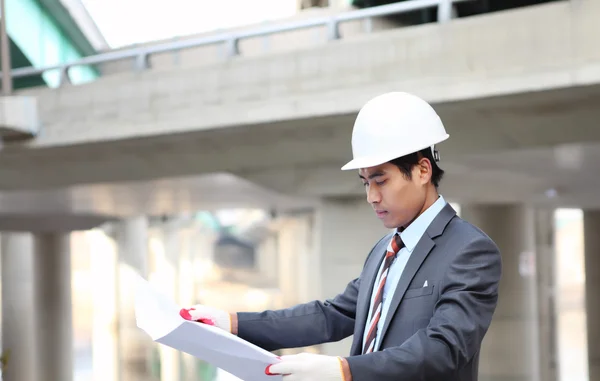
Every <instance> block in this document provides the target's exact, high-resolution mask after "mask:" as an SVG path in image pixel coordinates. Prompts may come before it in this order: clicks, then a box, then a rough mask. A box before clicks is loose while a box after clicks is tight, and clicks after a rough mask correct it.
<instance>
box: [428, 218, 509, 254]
mask: <svg viewBox="0 0 600 381" xmlns="http://www.w3.org/2000/svg"><path fill="white" fill-rule="evenodd" d="M436 242H438V243H439V244H443V245H444V246H446V247H448V246H453V247H455V248H456V249H457V251H458V252H460V249H461V248H462V249H466V248H470V247H473V246H476V247H480V248H481V249H483V250H487V251H492V252H497V253H498V254H499V253H500V249H499V248H498V246H497V245H496V243H495V242H494V240H492V238H490V236H488V235H487V234H486V233H485V232H484V231H483V230H481V229H480V228H478V227H477V226H475V225H473V224H471V223H470V222H468V221H466V220H463V219H462V218H460V217H459V216H455V217H454V218H452V219H451V220H450V221H449V222H448V225H446V228H445V229H444V232H443V233H442V234H441V235H440V236H439V237H437V239H436Z"/></svg>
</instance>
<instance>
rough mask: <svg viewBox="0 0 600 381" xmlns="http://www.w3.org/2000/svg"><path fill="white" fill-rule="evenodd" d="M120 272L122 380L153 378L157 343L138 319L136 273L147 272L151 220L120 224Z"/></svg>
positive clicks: (119, 302) (119, 306)
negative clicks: (149, 224) (135, 288)
mask: <svg viewBox="0 0 600 381" xmlns="http://www.w3.org/2000/svg"><path fill="white" fill-rule="evenodd" d="M117 242H118V248H119V274H118V284H117V293H118V294H117V295H118V299H119V300H118V311H119V315H120V316H119V323H120V326H119V358H120V359H121V363H120V373H121V380H122V381H137V380H144V381H146V380H152V379H153V377H152V361H156V360H154V359H156V357H157V356H156V353H155V349H156V346H155V345H154V344H153V342H152V340H151V339H150V337H148V335H146V334H145V333H144V332H143V331H141V330H140V329H139V328H138V327H137V325H136V321H135V311H134V308H133V306H134V301H135V300H134V297H135V295H134V290H133V288H132V287H130V285H131V284H133V283H132V282H133V279H134V277H135V276H137V275H141V276H142V277H144V278H147V276H148V220H147V219H146V218H145V217H143V216H141V217H135V218H131V219H128V220H125V221H122V222H121V223H120V224H118V227H117Z"/></svg>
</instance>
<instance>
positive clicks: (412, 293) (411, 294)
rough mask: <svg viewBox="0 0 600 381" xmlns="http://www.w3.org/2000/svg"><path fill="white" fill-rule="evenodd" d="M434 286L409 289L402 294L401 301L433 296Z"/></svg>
mask: <svg viewBox="0 0 600 381" xmlns="http://www.w3.org/2000/svg"><path fill="white" fill-rule="evenodd" d="M433 287H434V285H433V284H432V285H430V286H426V287H418V288H409V289H408V290H406V292H405V293H404V298H403V299H412V298H418V297H419V296H426V295H431V294H433Z"/></svg>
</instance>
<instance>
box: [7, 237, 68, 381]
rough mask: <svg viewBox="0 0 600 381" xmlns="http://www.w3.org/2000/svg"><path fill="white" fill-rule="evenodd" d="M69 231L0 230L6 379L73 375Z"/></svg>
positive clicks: (45, 380) (48, 380)
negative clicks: (32, 231) (0, 234)
mask: <svg viewBox="0 0 600 381" xmlns="http://www.w3.org/2000/svg"><path fill="white" fill-rule="evenodd" d="M72 321H73V320H72V307H71V255H70V240H69V235H68V234H63V233H56V234H55V233H40V234H36V235H32V234H30V233H3V234H2V336H3V337H2V342H3V350H9V351H10V358H9V363H8V368H7V372H6V374H4V375H3V376H4V380H5V381H6V380H8V381H20V380H28V381H54V380H61V381H62V380H64V381H70V380H72V379H73V333H72Z"/></svg>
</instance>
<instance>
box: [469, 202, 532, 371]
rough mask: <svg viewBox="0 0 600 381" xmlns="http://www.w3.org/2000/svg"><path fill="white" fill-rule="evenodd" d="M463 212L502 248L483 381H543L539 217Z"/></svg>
mask: <svg viewBox="0 0 600 381" xmlns="http://www.w3.org/2000/svg"><path fill="white" fill-rule="evenodd" d="M461 207H462V208H461V215H462V218H463V219H465V220H467V221H469V222H471V223H472V224H474V225H475V226H477V227H479V228H481V229H482V230H483V231H484V232H486V233H487V234H488V235H489V236H490V237H491V238H492V239H493V240H494V241H495V242H496V244H497V245H498V246H499V248H500V250H501V253H502V261H503V274H502V279H501V282H500V291H499V292H500V297H499V301H498V307H497V309H496V313H495V315H494V319H493V321H492V324H491V326H490V329H489V331H488V333H487V336H486V338H485V339H484V342H483V346H482V351H481V357H480V367H479V373H480V374H479V379H480V380H481V381H509V380H510V381H538V380H539V379H540V374H539V366H538V364H539V350H538V342H539V333H538V332H539V331H538V324H537V301H536V298H537V294H536V276H535V267H534V263H535V262H534V260H535V228H534V226H535V225H534V224H535V215H534V212H533V210H531V209H530V208H527V207H525V206H522V205H510V206H508V205H507V206H504V205H461Z"/></svg>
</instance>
